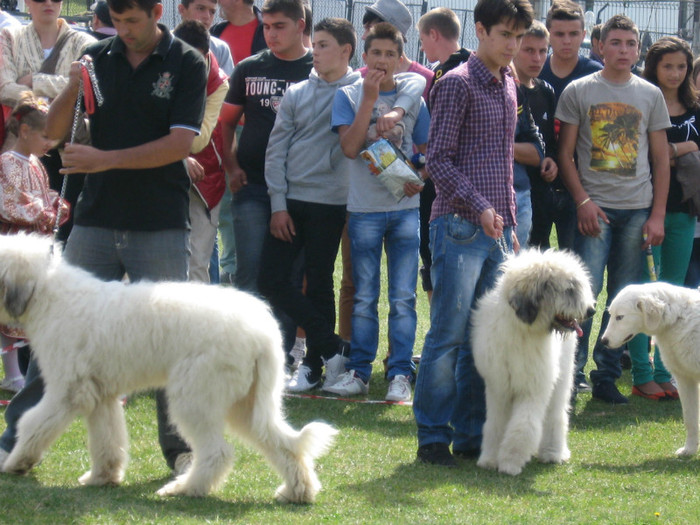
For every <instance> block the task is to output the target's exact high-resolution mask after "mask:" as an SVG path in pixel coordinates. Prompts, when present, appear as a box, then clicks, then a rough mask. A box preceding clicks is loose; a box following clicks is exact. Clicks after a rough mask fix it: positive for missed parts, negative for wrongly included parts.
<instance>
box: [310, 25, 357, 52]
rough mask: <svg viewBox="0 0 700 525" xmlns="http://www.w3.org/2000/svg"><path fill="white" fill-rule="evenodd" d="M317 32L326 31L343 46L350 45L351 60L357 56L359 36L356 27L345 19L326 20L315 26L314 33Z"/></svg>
mask: <svg viewBox="0 0 700 525" xmlns="http://www.w3.org/2000/svg"><path fill="white" fill-rule="evenodd" d="M317 31H325V32H326V33H328V34H329V35H331V36H332V37H333V38H335V39H336V41H337V42H338V44H340V45H341V46H344V45H345V44H350V58H352V57H353V56H354V55H355V48H356V47H357V34H356V33H355V27H354V26H353V25H352V24H351V23H350V22H349V21H348V20H346V19H345V18H324V19H323V20H321V21H320V22H319V23H318V24H316V25H315V26H314V33H316V32H317Z"/></svg>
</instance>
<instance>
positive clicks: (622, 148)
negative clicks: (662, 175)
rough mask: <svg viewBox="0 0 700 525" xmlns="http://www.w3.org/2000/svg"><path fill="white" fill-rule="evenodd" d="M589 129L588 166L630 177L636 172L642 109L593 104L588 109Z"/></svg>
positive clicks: (595, 169)
mask: <svg viewBox="0 0 700 525" xmlns="http://www.w3.org/2000/svg"><path fill="white" fill-rule="evenodd" d="M589 118H590V122H591V130H592V136H591V138H592V149H591V166H590V167H591V169H592V170H593V171H598V172H607V173H614V174H616V175H621V176H626V177H633V176H635V174H636V172H637V158H638V151H639V124H640V122H641V120H642V114H641V112H640V111H639V110H638V109H637V108H635V107H634V106H630V105H628V104H623V103H619V102H606V103H604V104H594V105H593V106H591V108H590V110H589Z"/></svg>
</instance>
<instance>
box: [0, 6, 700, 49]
mask: <svg viewBox="0 0 700 525" xmlns="http://www.w3.org/2000/svg"><path fill="white" fill-rule="evenodd" d="M93 1H94V0H64V1H63V13H64V14H66V15H74V16H75V15H80V14H83V13H85V12H86V11H87V9H88V8H89V6H90V4H92V2H93ZM162 1H163V7H164V13H163V23H165V24H166V25H168V26H169V27H171V28H172V27H175V26H176V25H177V24H178V23H179V22H180V16H179V15H178V12H177V4H178V3H179V2H180V0H162ZM262 1H263V0H255V3H256V5H261V4H262ZM532 1H533V4H534V5H535V6H536V15H537V17H538V18H540V19H544V17H545V15H546V11H547V9H548V7H549V4H550V2H549V1H547V0H532ZM17 2H19V4H18V3H17ZM309 2H310V4H311V10H312V12H313V18H314V20H321V19H322V18H325V17H329V16H333V17H340V18H347V19H348V20H350V21H351V22H352V23H353V25H354V26H355V28H356V29H357V31H358V33H359V34H362V17H363V16H364V13H365V7H366V6H368V5H371V4H372V3H373V2H374V0H309ZM404 3H405V4H406V7H408V9H409V10H410V11H411V14H412V15H413V21H414V22H417V21H418V19H419V18H420V17H421V15H423V14H424V13H426V12H427V11H429V10H430V9H433V8H435V7H449V8H450V9H452V10H453V11H454V12H455V13H456V14H457V16H458V17H459V19H460V21H461V23H462V39H461V43H462V45H463V46H464V47H466V48H469V49H474V48H476V46H477V44H478V41H477V39H476V33H475V32H474V23H473V10H474V6H475V5H476V0H404ZM579 3H580V4H581V5H582V6H583V7H584V10H586V11H588V12H589V13H588V14H587V25H588V26H589V28H590V27H591V26H592V25H593V24H595V23H597V22H599V21H601V22H604V21H605V20H607V19H608V18H610V17H611V16H612V15H614V14H618V13H624V14H626V15H627V16H629V17H630V18H632V19H633V20H634V21H635V22H636V23H637V26H638V27H639V29H640V31H641V32H642V42H643V43H644V44H646V46H645V47H647V46H648V45H651V43H653V42H654V41H656V40H658V39H659V38H660V37H662V36H665V35H676V36H680V37H682V38H685V39H687V40H688V41H690V40H692V38H693V34H694V24H696V23H698V20H697V17H698V16H699V15H700V0H675V1H671V0H654V1H636V0H635V1H622V0H607V1H606V0H601V1H592V0H582V1H580V2H579ZM0 5H2V8H3V9H6V10H13V9H15V8H18V9H19V10H20V11H22V10H23V8H24V0H0ZM694 15H695V16H694ZM406 37H407V39H408V42H407V44H406V53H407V54H408V56H409V57H411V58H413V59H414V60H420V61H423V57H422V56H421V53H420V42H419V40H418V32H417V30H416V29H415V27H414V28H412V29H411V30H410V31H409V32H408V34H407V35H406ZM358 60H359V53H358V56H357V57H355V61H358Z"/></svg>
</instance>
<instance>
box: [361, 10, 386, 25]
mask: <svg viewBox="0 0 700 525" xmlns="http://www.w3.org/2000/svg"><path fill="white" fill-rule="evenodd" d="M375 22H384V19H383V18H382V17H381V16H379V15H378V14H376V13H373V12H372V11H367V10H365V15H364V16H363V17H362V25H363V26H366V25H367V24H374V23H375Z"/></svg>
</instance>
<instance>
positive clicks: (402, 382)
mask: <svg viewBox="0 0 700 525" xmlns="http://www.w3.org/2000/svg"><path fill="white" fill-rule="evenodd" d="M384 399H386V400H387V401H410V400H411V380H410V378H409V377H408V376H401V375H398V376H394V379H392V380H391V383H389V389H388V390H387V392H386V397H385V398H384Z"/></svg>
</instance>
